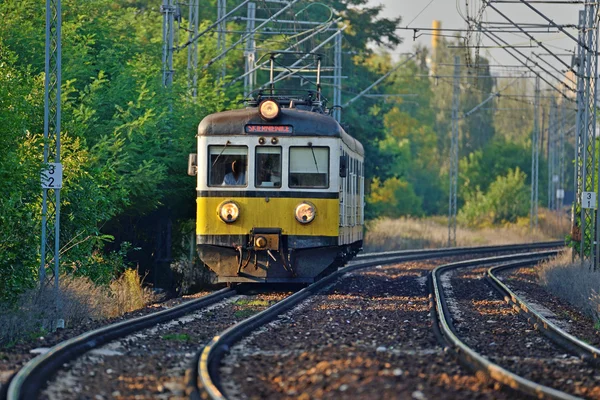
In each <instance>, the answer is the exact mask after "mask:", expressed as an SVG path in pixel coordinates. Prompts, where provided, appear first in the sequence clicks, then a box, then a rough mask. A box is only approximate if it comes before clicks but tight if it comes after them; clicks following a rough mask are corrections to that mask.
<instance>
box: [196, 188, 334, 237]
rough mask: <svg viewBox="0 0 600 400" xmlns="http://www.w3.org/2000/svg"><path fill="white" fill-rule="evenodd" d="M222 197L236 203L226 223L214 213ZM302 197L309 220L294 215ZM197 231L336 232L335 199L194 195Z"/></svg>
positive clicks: (288, 233) (201, 232) (216, 233)
mask: <svg viewBox="0 0 600 400" xmlns="http://www.w3.org/2000/svg"><path fill="white" fill-rule="evenodd" d="M225 200H233V201H235V202H236V203H237V204H238V206H239V207H240V216H239V218H238V220H237V221H235V222H233V223H230V224H226V223H225V222H223V221H222V220H221V219H220V218H219V216H218V215H217V207H218V206H219V205H220V204H221V203H222V202H223V201H225ZM302 201H310V202H311V203H313V204H314V205H315V206H316V208H317V215H316V217H315V219H314V221H312V222H311V223H309V224H306V225H304V224H301V223H299V222H298V221H296V218H294V210H295V209H296V206H297V205H298V204H299V203H301V202H302ZM196 203H197V206H198V208H197V211H198V217H197V221H196V234H198V235H246V234H248V233H250V229H252V228H255V227H256V228H281V229H282V234H283V235H306V236H338V225H339V223H338V222H339V200H338V199H311V198H306V199H305V198H302V199H298V198H269V201H268V202H267V201H266V200H265V198H264V197H256V198H253V197H243V198H240V197H230V198H228V197H198V198H197V199H196Z"/></svg>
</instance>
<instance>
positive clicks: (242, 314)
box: [233, 309, 256, 319]
mask: <svg viewBox="0 0 600 400" xmlns="http://www.w3.org/2000/svg"><path fill="white" fill-rule="evenodd" d="M254 314H256V311H255V310H249V309H244V310H237V311H236V312H234V313H233V316H234V317H236V318H243V319H246V318H250V317H251V316H253V315H254Z"/></svg>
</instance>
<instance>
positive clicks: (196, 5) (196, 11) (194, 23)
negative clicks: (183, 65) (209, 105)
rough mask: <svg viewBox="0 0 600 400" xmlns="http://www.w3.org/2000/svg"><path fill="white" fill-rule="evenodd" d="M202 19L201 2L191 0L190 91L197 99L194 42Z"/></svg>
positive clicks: (196, 69)
mask: <svg viewBox="0 0 600 400" xmlns="http://www.w3.org/2000/svg"><path fill="white" fill-rule="evenodd" d="M199 18H200V1H199V0H190V10H189V20H188V32H189V41H190V45H189V46H188V61H187V73H188V76H187V77H188V89H189V90H190V93H191V95H192V98H193V99H195V98H196V97H197V96H198V41H197V40H192V39H193V38H194V37H196V35H198V21H199Z"/></svg>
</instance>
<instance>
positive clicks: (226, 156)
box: [208, 145, 248, 186]
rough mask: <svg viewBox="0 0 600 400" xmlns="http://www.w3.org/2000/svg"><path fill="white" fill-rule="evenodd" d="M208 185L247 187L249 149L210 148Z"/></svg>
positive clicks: (238, 147) (230, 147)
mask: <svg viewBox="0 0 600 400" xmlns="http://www.w3.org/2000/svg"><path fill="white" fill-rule="evenodd" d="M208 160H209V164H208V185H209V186H247V185H248V167H247V166H248V147H247V146H230V145H225V146H208Z"/></svg>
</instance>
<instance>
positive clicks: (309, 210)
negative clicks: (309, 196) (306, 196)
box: [294, 201, 317, 224]
mask: <svg viewBox="0 0 600 400" xmlns="http://www.w3.org/2000/svg"><path fill="white" fill-rule="evenodd" d="M294 215H295V216H296V220H297V221H298V222H300V223H301V224H308V223H309V222H312V220H313V219H315V215H317V208H316V207H315V205H314V204H312V203H310V202H308V201H304V202H302V203H300V204H298V205H297V206H296V210H295V211H294Z"/></svg>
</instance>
